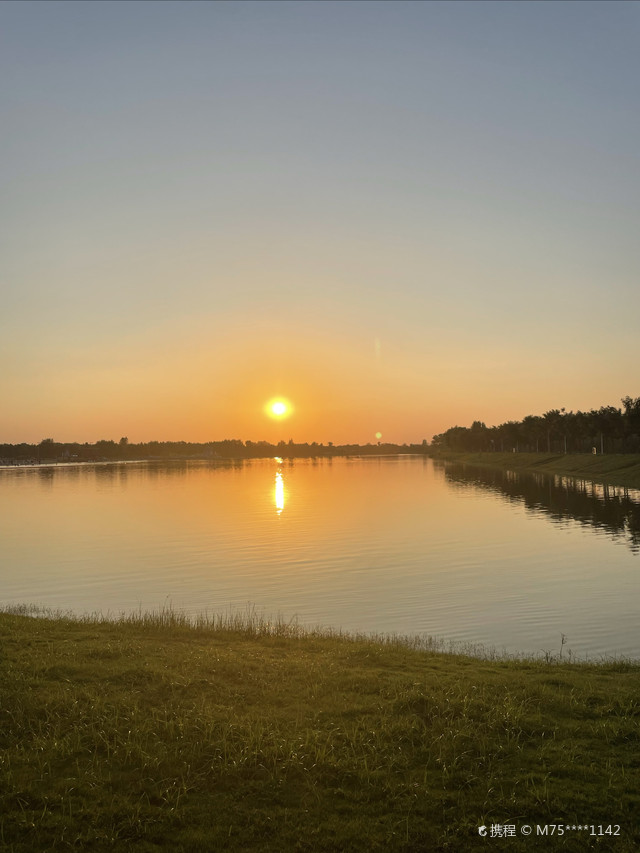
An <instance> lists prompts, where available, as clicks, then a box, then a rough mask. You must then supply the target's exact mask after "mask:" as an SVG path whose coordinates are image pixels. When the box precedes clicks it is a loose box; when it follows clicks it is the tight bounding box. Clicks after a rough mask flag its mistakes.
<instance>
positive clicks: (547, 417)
mask: <svg viewBox="0 0 640 853" xmlns="http://www.w3.org/2000/svg"><path fill="white" fill-rule="evenodd" d="M620 402H621V403H622V407H621V408H616V407H615V406H601V407H600V408H599V409H591V410H590V411H588V412H581V411H577V412H567V411H566V410H565V409H550V410H549V411H548V412H545V413H544V415H527V416H526V417H524V418H523V419H522V420H521V421H506V423H503V424H500V425H499V426H492V427H487V426H486V424H484V423H483V422H482V421H474V422H473V423H472V424H471V426H470V427H460V426H455V427H451V428H450V429H448V430H447V431H446V432H443V433H441V434H440V435H435V436H434V437H433V445H432V446H433V447H434V448H436V449H441V450H463V451H468V452H476V451H482V452H492V451H496V452H498V451H499V452H511V451H513V450H515V451H516V452H526V453H592V452H593V450H594V448H595V450H596V452H597V453H640V397H636V398H633V397H623V398H622V400H621V401H620Z"/></svg>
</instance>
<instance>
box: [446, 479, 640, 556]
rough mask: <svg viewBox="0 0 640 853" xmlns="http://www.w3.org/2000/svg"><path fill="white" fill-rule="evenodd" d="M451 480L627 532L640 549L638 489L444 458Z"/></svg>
mask: <svg viewBox="0 0 640 853" xmlns="http://www.w3.org/2000/svg"><path fill="white" fill-rule="evenodd" d="M444 471H445V476H446V478H447V480H448V481H449V482H450V483H452V484H454V485H455V484H457V485H469V484H470V483H471V484H473V485H476V486H480V487H481V488H483V489H488V490H490V491H492V492H496V493H498V494H499V495H501V496H502V497H506V498H507V499H508V500H510V501H517V502H523V503H524V504H525V506H526V507H527V509H529V510H530V511H532V512H538V513H539V512H544V513H546V514H547V515H549V516H550V517H551V519H552V520H553V521H555V522H562V521H569V520H572V519H573V520H575V521H579V522H580V523H581V524H584V525H588V526H590V527H598V528H600V529H602V530H606V531H607V532H608V533H610V534H611V535H612V536H615V537H620V536H622V537H623V538H624V539H625V541H626V542H627V544H628V545H629V547H630V548H631V550H632V551H633V552H634V553H638V552H640V500H638V499H636V497H635V496H636V494H637V492H636V490H632V492H633V494H634V496H633V497H631V495H630V492H629V489H626V488H623V487H622V486H605V485H602V484H601V483H590V482H587V481H585V480H574V479H573V478H571V477H560V476H557V475H556V476H553V475H549V474H540V473H522V472H516V471H502V470H500V469H497V468H476V467H472V466H468V465H463V464H455V463H448V462H445V463H444Z"/></svg>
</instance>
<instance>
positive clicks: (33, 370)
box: [0, 0, 640, 443]
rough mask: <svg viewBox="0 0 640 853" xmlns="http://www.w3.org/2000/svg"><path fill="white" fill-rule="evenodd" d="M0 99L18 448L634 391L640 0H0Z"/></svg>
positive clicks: (398, 433)
mask: <svg viewBox="0 0 640 853" xmlns="http://www.w3.org/2000/svg"><path fill="white" fill-rule="evenodd" d="M0 98H1V102H0V108H1V109H0V114H1V116H2V130H1V133H0V289H1V292H0V297H1V301H0V306H1V307H0V443H1V442H19V441H40V440H41V439H43V438H45V437H53V438H54V439H55V440H57V441H95V440H97V439H99V438H113V439H115V440H118V439H119V438H120V436H123V435H126V436H128V437H129V440H130V441H147V440H151V439H157V440H179V439H184V440H191V441H207V440H218V439H222V438H241V439H244V440H246V439H251V440H260V439H267V440H279V439H280V438H284V439H289V438H293V439H294V440H295V441H307V440H308V441H323V442H326V441H334V442H336V443H341V442H347V441H353V442H362V443H365V442H368V441H375V440H376V438H375V436H376V433H377V432H379V433H381V434H382V436H383V440H388V441H397V442H405V441H407V442H410V441H421V440H422V439H423V438H427V439H429V440H430V439H431V436H432V435H433V434H434V433H438V432H441V431H443V430H444V429H446V428H448V427H450V426H453V425H455V424H460V425H468V424H470V423H471V421H472V420H475V419H480V420H483V421H485V422H486V423H487V425H488V426H490V425H492V424H496V423H500V422H502V421H504V420H508V419H520V418H522V417H523V416H524V415H526V414H529V413H531V414H541V413H543V412H544V411H546V410H548V409H551V408H556V407H558V408H559V407H562V406H565V407H566V408H567V409H578V408H581V409H588V408H591V407H599V406H600V405H603V404H613V405H619V400H620V397H622V396H624V395H626V394H630V395H632V396H638V395H640V357H639V350H640V347H639V346H638V340H639V334H638V333H639V329H640V243H639V236H638V235H639V234H640V221H639V220H640V216H639V213H640V4H639V3H637V2H615V0H614V2H553V3H541V2H497V3H494V2H475V0H474V2H402V1H401V0H400V2H398V0H394V2H367V0H359V2H328V1H327V0H322V2H309V0H306V2H236V0H234V2H211V3H208V2H140V3H137V2H55V0H46V2H28V0H20V2H3V3H1V4H0ZM278 395H283V396H284V397H286V398H287V399H289V400H290V401H291V402H292V403H293V406H294V411H293V414H292V415H291V417H289V418H288V419H287V420H286V421H282V422H277V423H276V422H275V421H271V420H270V419H268V418H267V417H266V416H265V414H264V410H263V407H264V404H265V402H266V401H267V400H268V399H270V398H273V397H276V396H278Z"/></svg>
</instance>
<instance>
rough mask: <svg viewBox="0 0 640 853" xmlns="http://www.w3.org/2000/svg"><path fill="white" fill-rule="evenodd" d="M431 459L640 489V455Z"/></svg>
mask: <svg viewBox="0 0 640 853" xmlns="http://www.w3.org/2000/svg"><path fill="white" fill-rule="evenodd" d="M431 458H432V459H433V460H434V462H436V461H441V462H455V463H460V464H464V465H470V466H473V467H484V468H499V469H501V470H503V471H514V472H520V471H522V472H523V473H535V472H538V473H542V474H548V475H550V476H553V475H560V476H564V477H571V478H574V479H576V480H588V481H589V482H594V483H602V484H603V485H608V486H621V487H624V488H630V489H640V454H638V453H626V454H613V453H612V454H605V455H600V454H598V455H595V454H594V455H592V454H588V453H580V454H578V453H568V454H559V453H500V452H476V453H468V452H463V451H448V452H445V451H439V452H434V453H433V454H432V455H431Z"/></svg>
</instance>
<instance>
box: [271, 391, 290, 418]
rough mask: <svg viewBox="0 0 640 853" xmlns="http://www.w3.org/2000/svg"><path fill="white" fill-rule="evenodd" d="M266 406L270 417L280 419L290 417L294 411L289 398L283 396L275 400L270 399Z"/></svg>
mask: <svg viewBox="0 0 640 853" xmlns="http://www.w3.org/2000/svg"><path fill="white" fill-rule="evenodd" d="M264 408H265V412H266V413H267V414H268V415H269V417H270V418H276V419H278V420H281V419H282V418H287V417H289V415H290V414H291V411H292V406H291V403H290V402H289V401H288V400H284V399H283V398H282V397H276V398H275V399H273V400H269V402H268V403H267V405H266V406H265V407H264Z"/></svg>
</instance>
